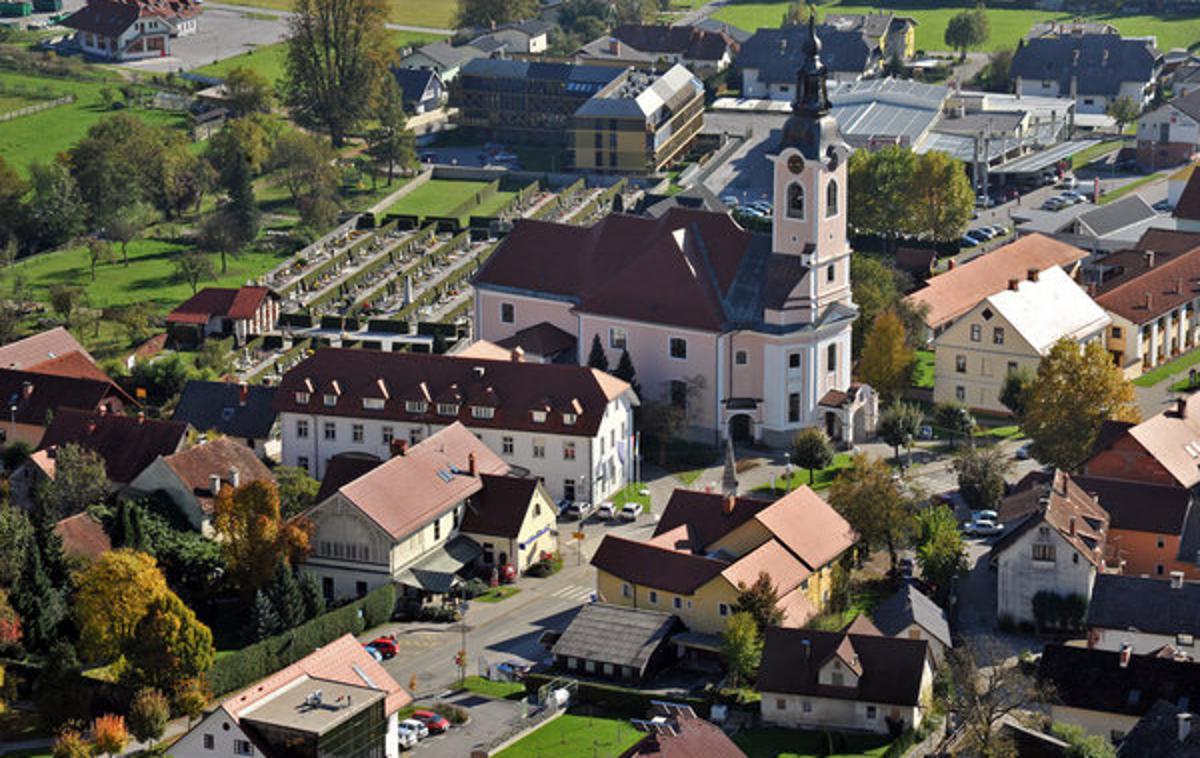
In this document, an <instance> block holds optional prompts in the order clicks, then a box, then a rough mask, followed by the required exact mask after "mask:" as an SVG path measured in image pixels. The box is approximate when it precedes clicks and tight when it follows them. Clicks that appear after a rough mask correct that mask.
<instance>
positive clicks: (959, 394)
mask: <svg viewBox="0 0 1200 758" xmlns="http://www.w3.org/2000/svg"><path fill="white" fill-rule="evenodd" d="M954 399H955V400H957V401H958V402H960V403H963V402H966V400H967V388H966V387H964V386H962V385H961V384H960V385H958V386H957V387H955V388H954Z"/></svg>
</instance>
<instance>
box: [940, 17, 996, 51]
mask: <svg viewBox="0 0 1200 758" xmlns="http://www.w3.org/2000/svg"><path fill="white" fill-rule="evenodd" d="M988 26H989V25H988V18H987V13H986V12H985V11H984V10H983V7H982V6H979V7H977V8H975V9H974V10H969V11H962V12H961V13H957V14H955V15H953V16H951V17H950V21H949V22H948V23H947V24H946V33H945V35H944V36H943V39H944V40H945V42H946V44H947V45H949V46H950V49H951V50H958V51H959V59H960V60H966V58H967V48H969V47H978V46H979V45H982V44H983V43H985V42H987V40H988V36H989V35H990V29H989V28H988Z"/></svg>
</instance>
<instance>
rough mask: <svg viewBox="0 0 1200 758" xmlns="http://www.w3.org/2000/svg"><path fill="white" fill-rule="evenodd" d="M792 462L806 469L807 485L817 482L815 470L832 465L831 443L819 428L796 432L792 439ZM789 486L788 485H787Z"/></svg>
mask: <svg viewBox="0 0 1200 758" xmlns="http://www.w3.org/2000/svg"><path fill="white" fill-rule="evenodd" d="M792 461H794V462H795V464H796V465H797V466H801V467H803V468H806V469H808V483H809V485H810V486H811V485H813V484H816V482H817V478H816V477H817V469H823V468H825V467H827V466H829V465H830V464H831V463H833V443H832V442H830V440H829V435H827V434H825V431H824V430H823V429H821V428H820V427H816V426H810V427H808V428H806V429H801V430H800V431H798V432H796V436H795V437H793V438H792ZM789 486H791V485H790V483H789Z"/></svg>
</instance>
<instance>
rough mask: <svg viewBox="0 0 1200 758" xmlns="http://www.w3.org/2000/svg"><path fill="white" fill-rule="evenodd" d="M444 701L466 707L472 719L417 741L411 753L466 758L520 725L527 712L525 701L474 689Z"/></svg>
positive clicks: (435, 756)
mask: <svg viewBox="0 0 1200 758" xmlns="http://www.w3.org/2000/svg"><path fill="white" fill-rule="evenodd" d="M442 702H446V703H451V704H453V705H457V706H459V707H461V708H465V709H466V710H467V713H469V714H470V719H469V720H468V721H467V723H465V724H463V725H462V726H455V727H451V728H450V729H449V730H448V731H447V732H445V733H444V734H439V735H430V736H429V737H428V738H426V739H424V740H422V741H421V742H419V743H418V744H417V746H416V748H414V749H413V750H412V751H411V753H410V754H411V755H420V756H429V758H463V756H466V755H470V754H471V751H472V750H474V749H475V748H477V747H481V746H482V745H484V744H486V743H489V742H491V741H492V740H493V739H495V738H496V737H498V736H499V735H502V734H504V733H506V732H509V731H513V730H515V729H517V728H518V727H519V726H520V724H521V721H522V720H523V719H524V715H525V704H524V703H522V702H517V701H513V700H492V699H491V698H486V697H482V696H481V695H476V694H474V693H471V692H466V693H462V694H459V695H455V696H453V697H449V698H445V699H444V700H442Z"/></svg>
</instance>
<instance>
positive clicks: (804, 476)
mask: <svg viewBox="0 0 1200 758" xmlns="http://www.w3.org/2000/svg"><path fill="white" fill-rule="evenodd" d="M853 460H854V458H853V456H851V455H850V453H838V454H837V455H835V456H833V463H831V464H830V465H829V467H828V468H822V469H817V470H816V471H814V472H813V473H814V474H815V476H813V477H810V476H809V474H808V469H802V468H796V469H795V470H794V471H793V472H792V482H791V485H790V486H787V487H786V489H788V491H791V490H794V489H796V488H797V487H799V486H800V485H802V484H807V485H808V486H810V487H812V488H813V489H814V490H823V489H827V488H829V487H830V486H831V485H832V484H833V480H834V479H837V476H838V472H840V471H841V470H842V469H848V468H850V465H851V463H852V462H853ZM814 479H815V483H814V482H813V481H812V480H814ZM785 485H786V480H785V479H784V477H782V476H780V477H776V479H775V480H774V481H773V482H772V484H764V485H763V486H761V487H759V488H757V489H756V490H754V491H755V492H756V493H758V494H761V495H769V494H772V493H774V492H778V493H780V494H782V490H783V489H784V488H785Z"/></svg>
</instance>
